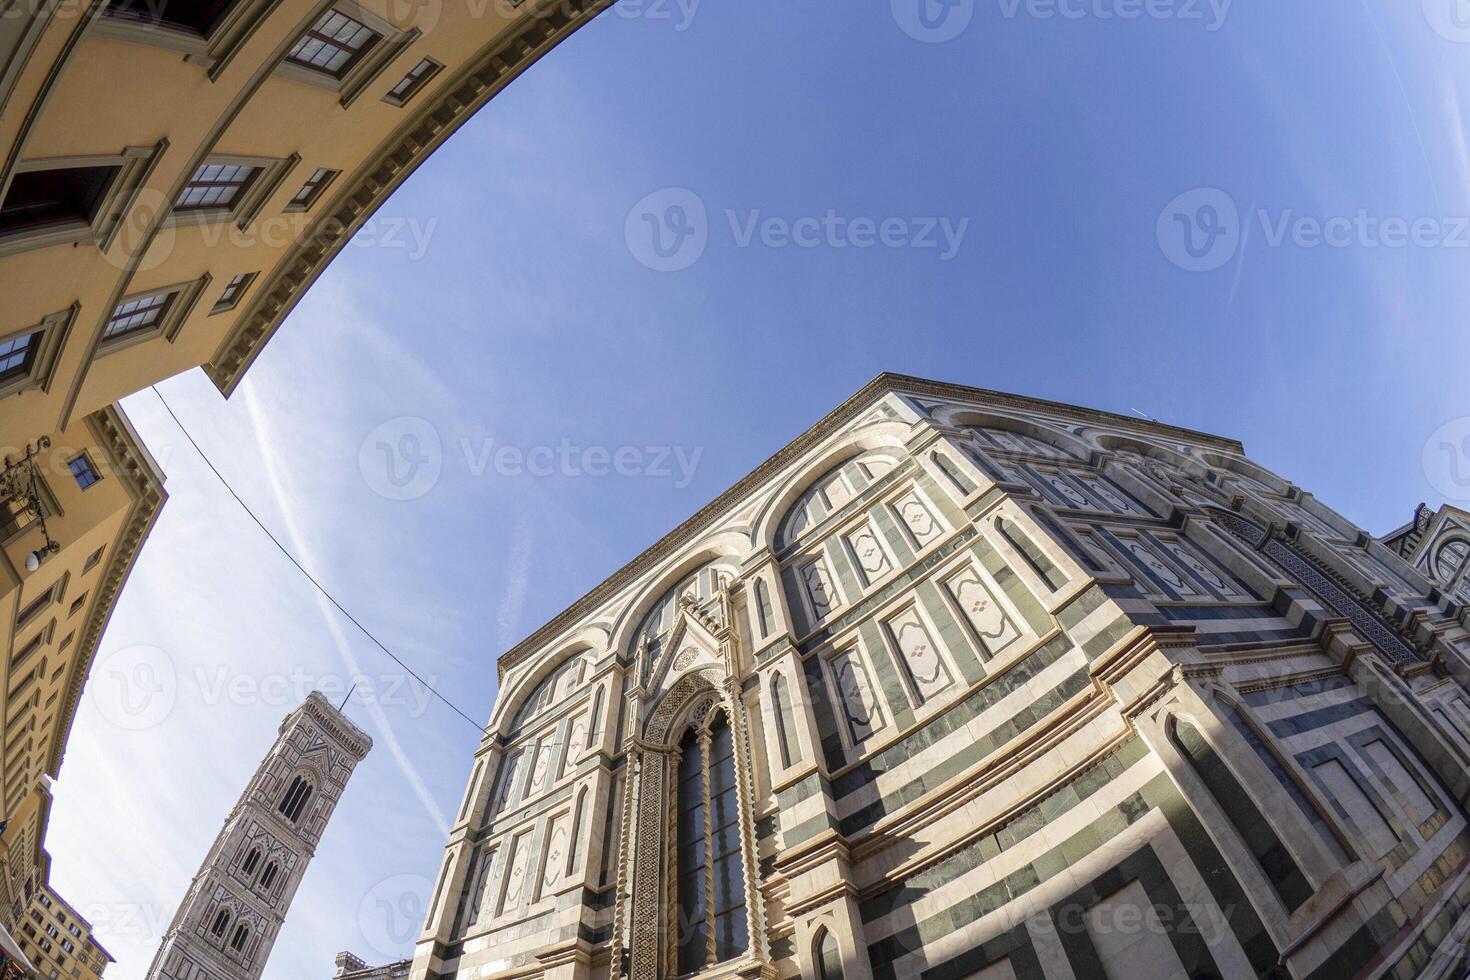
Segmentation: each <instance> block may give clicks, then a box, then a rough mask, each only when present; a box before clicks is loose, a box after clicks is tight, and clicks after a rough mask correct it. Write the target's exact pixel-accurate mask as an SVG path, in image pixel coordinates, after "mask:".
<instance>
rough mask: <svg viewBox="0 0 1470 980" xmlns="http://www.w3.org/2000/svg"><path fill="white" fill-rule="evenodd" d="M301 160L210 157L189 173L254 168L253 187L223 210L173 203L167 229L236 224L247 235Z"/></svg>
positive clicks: (165, 223) (291, 157) (297, 156)
mask: <svg viewBox="0 0 1470 980" xmlns="http://www.w3.org/2000/svg"><path fill="white" fill-rule="evenodd" d="M300 162H301V156H300V154H297V153H292V154H290V155H289V156H285V157H266V156H249V155H244V154H232V153H210V154H207V155H206V156H204V157H202V158H200V159H198V160H196V161H195V162H194V164H193V165H192V166H191V167H190V169H189V173H190V174H191V175H193V174H194V173H197V172H198V170H199V169H200V168H201V167H207V166H213V165H216V164H219V165H228V166H240V167H254V168H257V169H258V170H259V173H257V174H256V175H255V176H254V177H253V178H251V180H250V183H249V184H248V185H247V186H246V187H245V188H244V189H243V190H242V191H241V192H240V193H239V194H237V195H236V196H235V197H234V199H232V200H231V202H230V203H229V204H227V205H223V206H220V207H188V208H179V207H178V206H177V203H176V200H175V202H172V203H170V205H169V212H168V215H167V216H166V217H165V218H164V219H163V227H165V228H187V227H194V226H198V225H211V224H217V223H220V222H224V221H233V222H234V223H235V226H236V227H237V228H239V229H240V230H241V231H244V230H245V229H246V228H248V227H249V226H250V223H251V222H252V221H254V220H255V218H256V216H257V215H259V214H260V212H261V209H262V208H264V207H265V205H266V203H267V202H268V201H269V200H270V199H271V198H272V197H274V196H275V193H276V191H277V190H279V189H280V187H281V184H282V183H284V182H285V180H286V178H287V177H289V176H290V175H291V171H293V170H295V169H296V165H297V164H298V163H300Z"/></svg>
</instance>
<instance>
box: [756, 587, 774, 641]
mask: <svg viewBox="0 0 1470 980" xmlns="http://www.w3.org/2000/svg"><path fill="white" fill-rule="evenodd" d="M755 623H756V627H757V628H758V629H759V630H760V633H761V639H765V638H766V637H768V636H770V635H771V595H770V592H769V591H768V590H767V589H766V580H765V579H763V578H758V579H756V580H755Z"/></svg>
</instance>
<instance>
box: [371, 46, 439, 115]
mask: <svg viewBox="0 0 1470 980" xmlns="http://www.w3.org/2000/svg"><path fill="white" fill-rule="evenodd" d="M421 65H427V66H428V67H427V68H424V69H423V70H422V71H420V70H419V68H420V66H421ZM443 70H444V65H443V63H442V62H439V61H437V60H435V59H433V58H428V57H425V58H420V59H419V60H418V61H417V62H416V63H415V64H414V66H413V67H412V68H410V69H409V70H408V71H407V72H406V73H405V74H404V76H403V77H402V78H400V79H399V80H398V81H397V82H394V83H393V87H392V88H390V89H389V90H388V91H387V92H386V93H384V95H383V101H384V102H386V103H388V104H389V105H391V106H397V107H398V108H400V109H401V108H403V107H404V106H406V105H408V104H409V103H410V102H412V101H413V97H414V96H416V95H418V94H419V93H420V92H422V91H423V90H424V88H425V87H426V86H427V85H428V84H429V82H431V81H433V80H434V77H435V76H436V75H438V74H439V73H440V72H441V71H443ZM400 90H401V91H400Z"/></svg>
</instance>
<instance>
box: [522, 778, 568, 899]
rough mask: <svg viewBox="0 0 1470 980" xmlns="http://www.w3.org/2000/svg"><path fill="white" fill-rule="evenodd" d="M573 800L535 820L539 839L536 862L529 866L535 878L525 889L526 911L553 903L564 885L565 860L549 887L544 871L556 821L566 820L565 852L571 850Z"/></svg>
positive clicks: (549, 854) (557, 806)
mask: <svg viewBox="0 0 1470 980" xmlns="http://www.w3.org/2000/svg"><path fill="white" fill-rule="evenodd" d="M573 799H574V797H572V796H568V797H567V798H566V799H565V800H562V801H561V802H559V803H558V804H557V805H556V806H555V807H552V808H551V809H549V810H547V811H546V812H544V813H542V814H541V815H540V816H539V817H538V818H537V825H538V826H537V828H536V829H537V832H538V836H539V838H540V839H539V840H537V841H536V860H535V862H534V863H533V864H532V865H531V869H530V873H531V874H532V875H534V876H535V878H534V880H533V881H531V882H528V886H527V889H526V890H527V891H528V892H529V894H528V895H527V896H526V898H527V901H526V908H527V910H528V911H529V910H532V909H535V908H536V907H537V906H539V905H542V904H543V903H545V902H548V901H550V902H555V900H556V896H555V894H554V892H555V890H556V888H557V886H559V885H565V884H566V878H567V874H566V862H565V860H563V861H562V862H561V864H562V867H561V868H560V869H558V871H557V875H556V880H555V881H553V882H551V883H550V884H549V885H548V884H547V881H546V870H547V868H549V867H550V862H551V838H552V836H553V833H554V832H555V831H556V830H557V829H558V828H557V823H556V822H557V821H558V820H562V819H565V820H566V822H567V833H568V838H567V850H568V851H569V852H570V851H572V850H573V847H572V844H573V841H572V839H571V837H570V834H571V822H572V802H573Z"/></svg>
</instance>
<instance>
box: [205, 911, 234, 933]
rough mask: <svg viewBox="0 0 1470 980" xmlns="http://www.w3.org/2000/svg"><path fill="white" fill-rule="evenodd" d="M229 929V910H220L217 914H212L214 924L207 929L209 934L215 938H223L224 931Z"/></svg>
mask: <svg viewBox="0 0 1470 980" xmlns="http://www.w3.org/2000/svg"><path fill="white" fill-rule="evenodd" d="M229 927H230V910H229V909H220V910H219V911H218V912H216V913H214V924H213V925H211V926H210V927H209V931H210V932H211V933H213V934H214V935H216V936H223V935H224V934H225V930H226V929H228V928H229Z"/></svg>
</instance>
